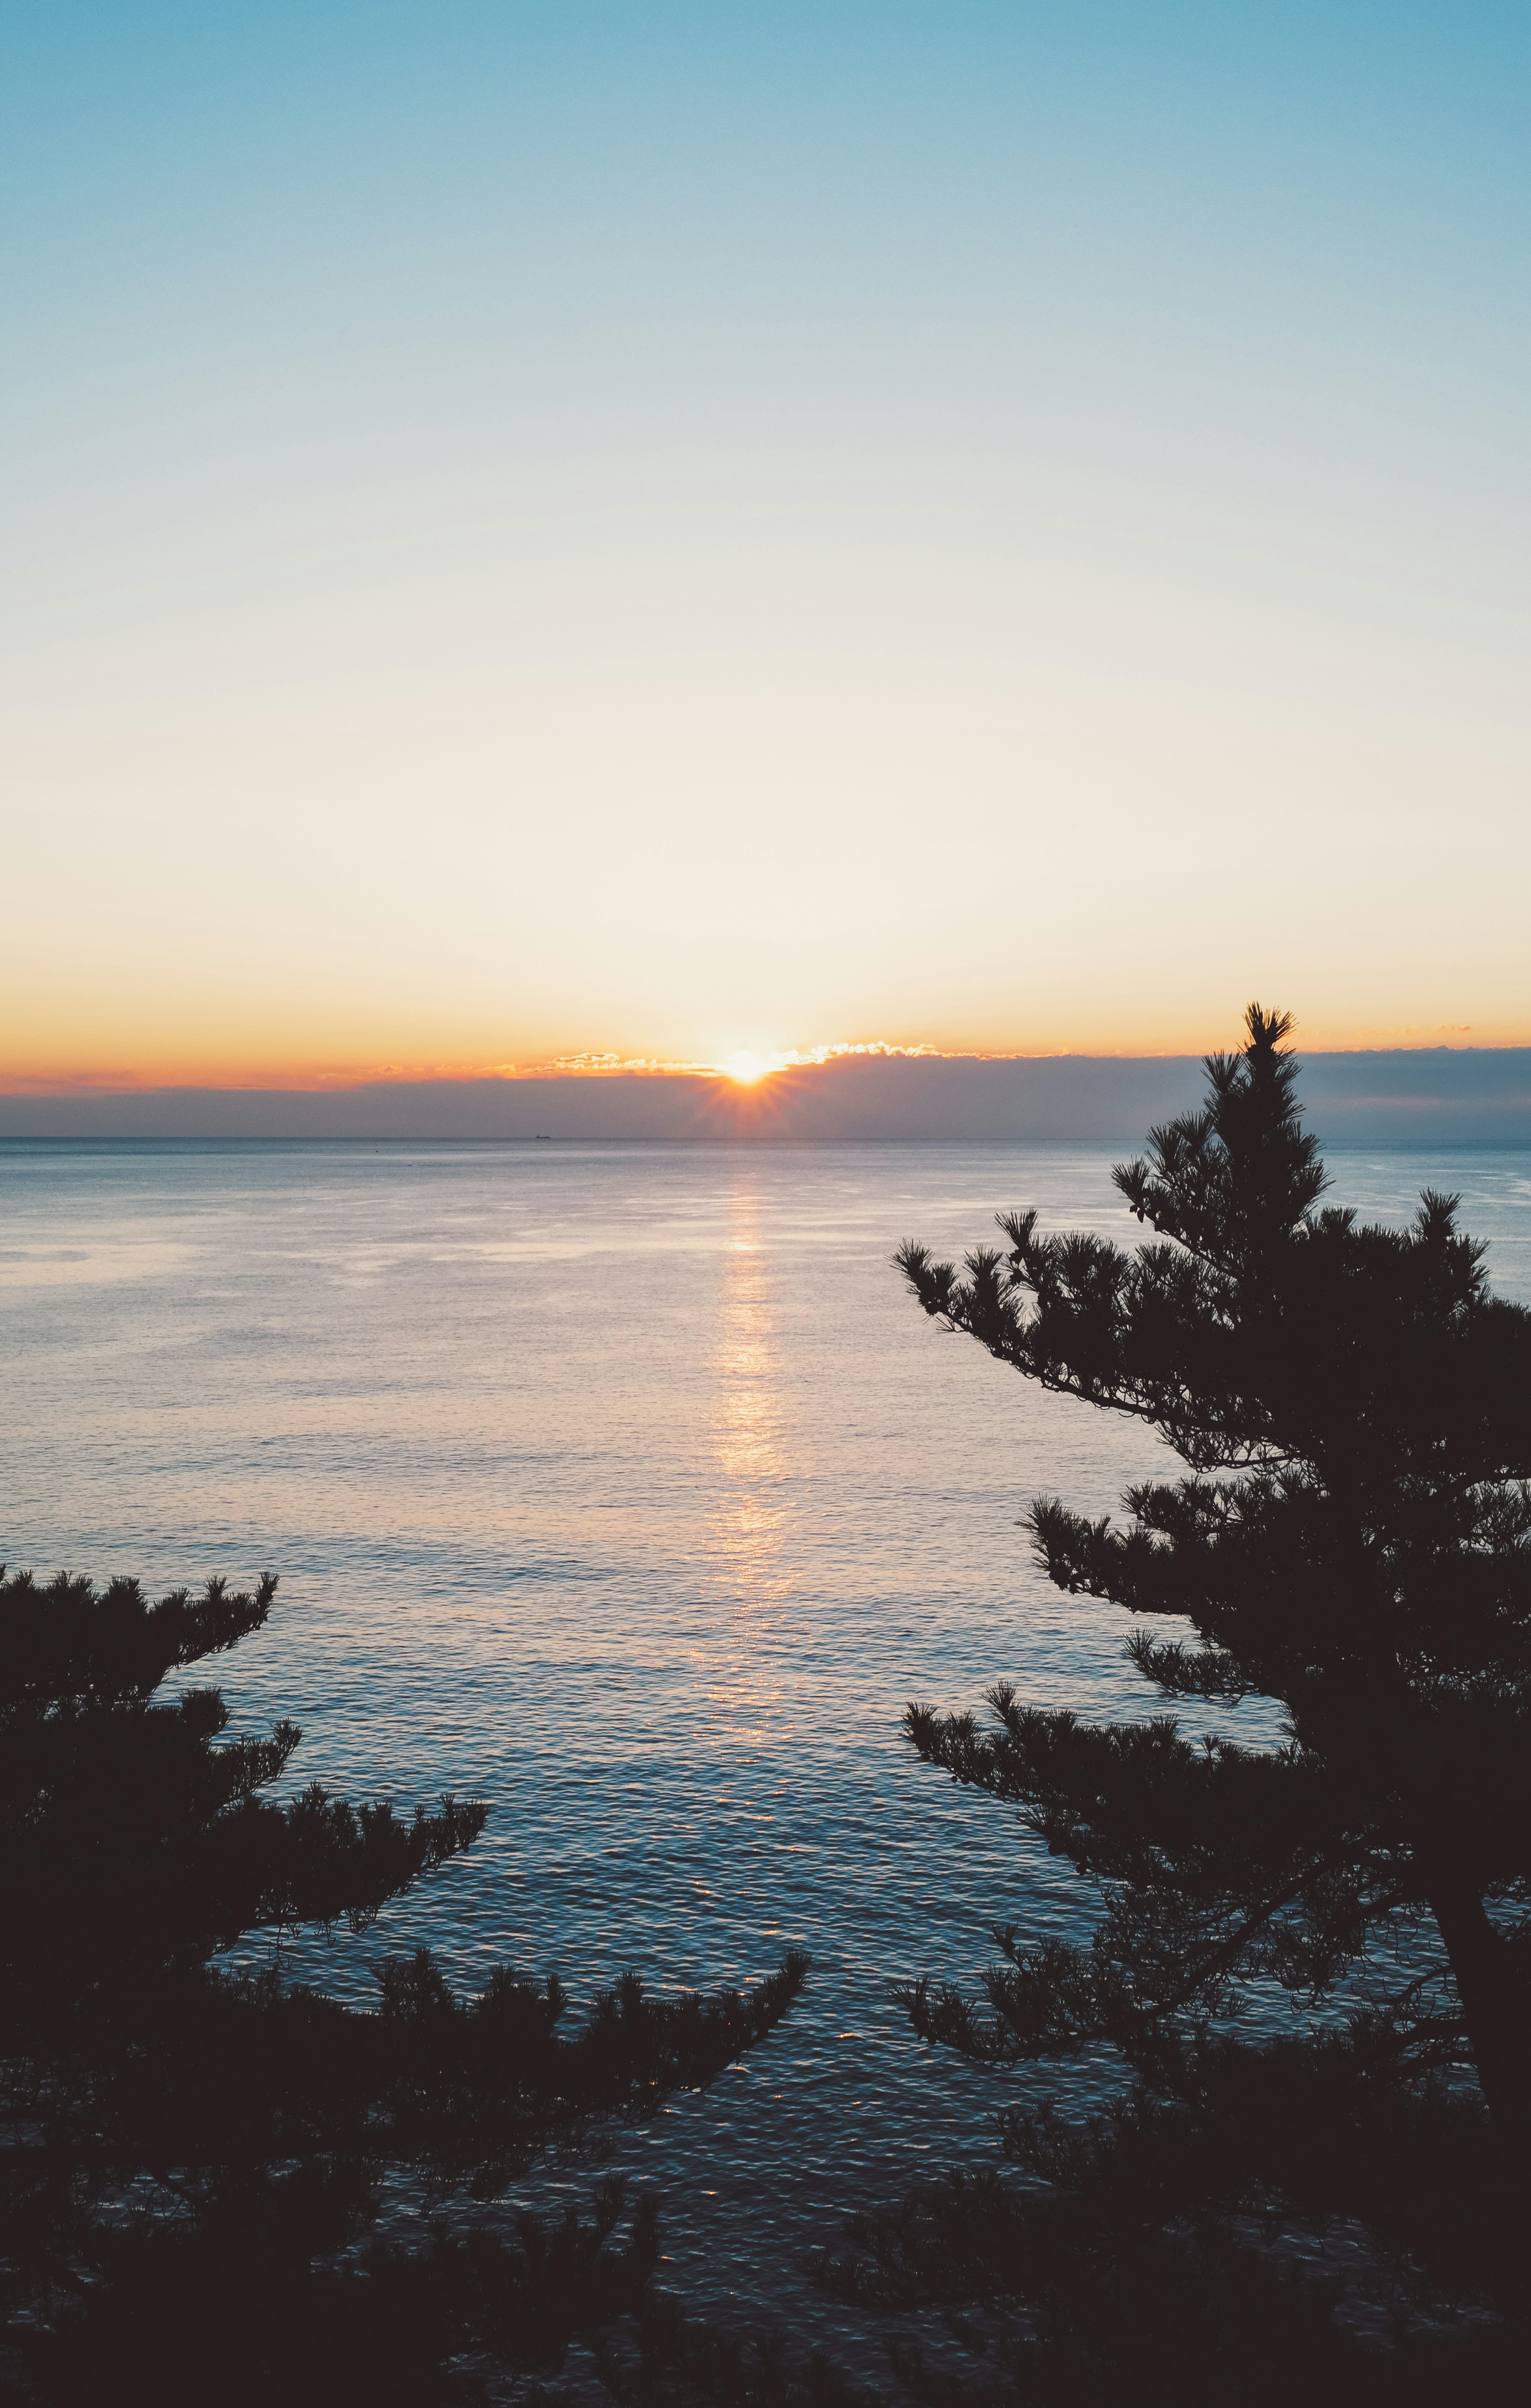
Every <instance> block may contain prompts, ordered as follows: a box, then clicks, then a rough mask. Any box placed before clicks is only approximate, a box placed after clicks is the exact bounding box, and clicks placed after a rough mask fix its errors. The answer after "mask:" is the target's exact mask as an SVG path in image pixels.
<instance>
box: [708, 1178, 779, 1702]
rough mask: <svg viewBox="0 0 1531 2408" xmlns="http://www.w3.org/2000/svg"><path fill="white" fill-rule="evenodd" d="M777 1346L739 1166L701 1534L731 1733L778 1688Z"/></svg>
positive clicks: (761, 1254)
mask: <svg viewBox="0 0 1531 2408" xmlns="http://www.w3.org/2000/svg"><path fill="white" fill-rule="evenodd" d="M778 1358H779V1345H778V1333H777V1328H776V1314H775V1305H774V1297H773V1279H772V1268H771V1261H770V1255H769V1253H768V1251H767V1248H766V1244H765V1226H764V1222H763V1216H762V1211H761V1197H760V1192H759V1188H758V1186H757V1185H756V1183H754V1182H753V1180H751V1179H749V1178H741V1180H740V1182H739V1183H738V1184H737V1186H736V1188H735V1190H734V1192H733V1196H732V1197H731V1198H730V1207H729V1235H728V1242H727V1247H726V1250H725V1252H724V1254H723V1273H722V1286H721V1295H720V1299H719V1313H718V1344H717V1349H716V1352H715V1354H714V1356H713V1362H712V1369H713V1372H714V1375H715V1378H716V1382H717V1387H716V1394H715V1399H714V1404H713V1412H712V1425H711V1434H712V1454H713V1463H714V1466H715V1471H714V1481H713V1500H712V1506H711V1511H710V1512H709V1514H708V1527H707V1540H706V1544H707V1548H708V1555H709V1557H710V1559H711V1584H712V1586H713V1589H714V1592H715V1594H716V1597H717V1600H718V1605H719V1609H720V1618H719V1622H718V1625H717V1626H716V1628H715V1634H714V1638H715V1644H716V1645H717V1648H718V1657H717V1658H715V1666H716V1669H715V1670H714V1673H713V1677H712V1680H711V1682H710V1683H709V1686H708V1693H709V1697H710V1699H711V1701H712V1703H713V1704H714V1706H715V1707H716V1708H717V1709H718V1711H719V1713H721V1714H723V1715H724V1716H725V1717H726V1720H727V1726H728V1735H729V1738H730V1740H731V1741H732V1742H733V1743H734V1744H736V1745H737V1744H739V1743H741V1742H742V1743H745V1744H748V1743H750V1742H755V1741H759V1740H762V1739H764V1737H765V1732H766V1728H767V1727H768V1726H769V1725H770V1724H771V1723H772V1722H773V1721H774V1720H775V1719H776V1717H777V1715H778V1713H779V1712H780V1704H781V1699H782V1695H783V1683H782V1680H781V1677H780V1659H779V1656H778V1650H777V1648H776V1646H775V1644H774V1643H773V1642H774V1640H775V1637H776V1624H777V1621H778V1617H779V1613H780V1607H781V1605H782V1604H783V1602H784V1601H785V1599H786V1598H787V1597H788V1596H789V1594H790V1591H791V1585H792V1584H791V1579H790V1576H789V1573H788V1571H787V1568H786V1564H785V1560H784V1542H785V1538H786V1531H787V1523H788V1503H787V1486H788V1482H789V1478H790V1472H789V1469H788V1465H787V1463H786V1461H785V1459H784V1455H783V1441H784V1418H785V1416H784V1412H783V1406H782V1398H781V1385H780V1363H779V1359H778ZM720 1659H721V1660H720Z"/></svg>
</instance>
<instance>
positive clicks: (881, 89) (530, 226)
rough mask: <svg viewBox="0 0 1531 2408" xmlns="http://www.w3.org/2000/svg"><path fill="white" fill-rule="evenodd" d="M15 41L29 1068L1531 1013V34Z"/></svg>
mask: <svg viewBox="0 0 1531 2408" xmlns="http://www.w3.org/2000/svg"><path fill="white" fill-rule="evenodd" d="M0 39H3V50H0V83H3V88H4V92H5V93H6V95H7V99H6V104H5V106H6V117H7V122H6V123H5V126H4V139H3V142H0V151H3V155H4V167H3V179H4V181H3V207H4V210H5V216H6V222H7V294H6V297H5V300H4V313H5V340H6V354H7V363H8V365H7V377H6V380H5V394H4V397H3V398H0V424H3V426H4V437H5V446H6V452H7V458H8V460H9V462H10V465H11V469H12V475H11V478H10V480H8V481H9V486H10V496H11V498H10V502H9V504H8V508H7V520H8V527H7V535H6V540H5V555H6V559H7V563H8V566H7V567H6V568H5V569H4V571H3V572H0V601H3V606H4V609H5V612H6V620H7V654H8V656H9V660H10V663H11V668H10V672H9V682H10V687H11V691H10V694H9V696H8V705H7V718H8V723H9V726H10V730H11V732H10V735H9V737H8V738H7V756H8V757H7V760H6V761H5V763H4V768H5V775H6V781H7V791H8V792H9V794H10V796H11V797H12V803H13V808H14V810H15V814H16V825H17V827H18V830H19V831H20V840H19V852H18V854H17V858H18V859H19V860H20V861H21V865H22V867H23V871H24V874H25V878H26V883H27V892H28V897H29V908H28V909H27V910H26V913H25V915H24V917H25V923H26V925H25V930H24V932H23V934H22V936H21V939H19V940H18V949H17V950H16V951H15V952H13V953H12V956H11V960H10V965H9V968H8V969H7V972H6V973H5V975H6V976H7V977H8V978H9V979H11V980H12V981H13V982H14V992H13V994H12V996H10V997H9V998H8V1000H7V1025H8V1027H9V1029H10V1032H11V1034H10V1037H9V1039H7V1048H8V1050H7V1054H6V1056H5V1059H4V1062H3V1063H0V1073H4V1074H8V1075H10V1076H11V1077H13V1078H20V1079H23V1080H26V1079H33V1078H41V1079H43V1080H47V1079H50V1078H51V1077H53V1076H55V1075H58V1076H66V1077H76V1076H81V1075H85V1074H86V1073H93V1074H94V1073H98V1074H100V1075H102V1076H108V1077H120V1076H140V1075H142V1076H149V1075H154V1076H160V1075H165V1074H167V1073H168V1074H177V1075H179V1073H181V1072H182V1071H184V1073H185V1074H186V1075H192V1074H193V1073H195V1075H197V1076H207V1075H222V1074H223V1073H225V1072H226V1074H227V1075H229V1076H230V1077H236V1078H237V1077H243V1076H247V1075H253V1074H254V1073H255V1072H256V1071H257V1070H258V1071H259V1072H260V1073H261V1074H262V1075H267V1074H280V1075H289V1074H290V1075H293V1076H294V1077H298V1076H305V1075H308V1073H310V1072H315V1071H318V1070H320V1069H323V1070H328V1071H334V1070H335V1069H336V1068H354V1069H355V1070H356V1071H357V1072H358V1073H363V1072H370V1071H375V1070H377V1069H379V1068H410V1069H420V1068H427V1069H428V1068H432V1067H442V1068H448V1067H450V1068H483V1067H487V1066H492V1065H494V1064H497V1063H502V1062H507V1061H511V1060H514V1061H518V1062H522V1063H529V1062H534V1061H541V1060H546V1059H550V1058H553V1057H555V1056H556V1055H557V1054H559V1053H561V1052H577V1051H579V1050H583V1049H587V1048H591V1047H600V1048H614V1049H616V1050H617V1051H619V1052H620V1053H622V1054H642V1055H645V1056H662V1057H665V1058H675V1059H684V1060H691V1059H707V1060H711V1059H723V1058H725V1057H726V1056H727V1055H728V1054H730V1053H732V1052H733V1051H735V1050H737V1049H738V1048H739V1047H743V1046H748V1047H751V1048H753V1049H754V1050H757V1051H760V1052H762V1053H769V1052H772V1051H775V1050H778V1049H781V1048H790V1047H794V1046H810V1045H814V1044H821V1043H824V1042H828V1041H831V1040H836V1039H840V1040H858V1039H859V1040H866V1039H878V1038H880V1039H887V1040H901V1041H908V1042H921V1041H924V1042H934V1043H937V1044H941V1045H946V1046H962V1045H976V1046H980V1047H982V1048H985V1049H988V1050H1009V1049H1011V1048H1014V1049H1016V1050H1037V1049H1039V1050H1047V1049H1050V1048H1052V1047H1054V1046H1059V1045H1063V1046H1077V1045H1085V1046H1098V1047H1102V1048H1106V1049H1110V1050H1117V1049H1126V1050H1133V1049H1136V1048H1138V1047H1142V1048H1144V1049H1150V1050H1152V1049H1160V1048H1170V1049H1179V1048H1180V1047H1185V1046H1190V1047H1195V1046H1198V1045H1200V1044H1202V1043H1210V1042H1214V1041H1220V1040H1222V1039H1224V1038H1226V1037H1227V1036H1228V1035H1230V1034H1231V1033H1232V1030H1233V1028H1234V1027H1235V1026H1236V1025H1237V1015H1238V1009H1239V1007H1240V1006H1241V1004H1242V1002H1243V1000H1244V999H1245V998H1246V996H1247V995H1248V994H1250V993H1253V992H1259V993H1262V994H1266V995H1275V994H1280V995H1281V998H1282V999H1283V1000H1285V1001H1288V1002H1290V1003H1291V1004H1293V1005H1295V1007H1296V1008H1297V1010H1298V1011H1299V1013H1301V1014H1302V1016H1303V1019H1304V1023H1305V1025H1306V1026H1307V1028H1308V1029H1309V1032H1310V1033H1311V1036H1312V1039H1313V1041H1328V1042H1335V1043H1345V1042H1353V1041H1362V1042H1365V1041H1367V1040H1368V1039H1379V1040H1384V1041H1406V1042H1408V1041H1413V1042H1437V1041H1439V1039H1440V1037H1441V1035H1442V1034H1443V1033H1456V1034H1457V1035H1458V1038H1459V1040H1460V1038H1461V1037H1462V1036H1463V1035H1466V1036H1467V1037H1468V1038H1469V1039H1471V1040H1472V1041H1491V1042H1492V1041H1509V1040H1510V1039H1524V1038H1525V1037H1526V1036H1528V1035H1531V1004H1528V1001H1527V998H1526V996H1525V991H1524V981H1523V974H1522V971H1521V968H1520V962H1521V956H1522V952H1523V943H1522V929H1523V926H1524V906H1525V901H1526V885H1527V877H1526V873H1527V870H1528V868H1531V861H1528V858H1527V846H1528V839H1527V837H1526V834H1525V830H1526V826H1527V824H1528V822H1531V814H1528V813H1527V811H1526V801H1527V797H1526V794H1525V760H1526V746H1525V722H1524V669H1523V663H1524V646H1525V627H1524V619H1525V571H1524V561H1525V557H1526V543H1525V539H1526V535H1527V532H1528V530H1527V524H1526V522H1527V518H1528V516H1531V512H1528V509H1527V502H1528V479H1527V473H1526V453H1525V437H1524V427H1525V422H1526V375H1525V367H1526V360H1525V351H1526V332H1525V330H1526V326H1527V323H1528V316H1527V308H1526V297H1527V296H1526V292H1525V259H1526V230H1527V229H1526V216H1527V179H1526V175H1525V170H1524V124H1525V110H1526V100H1527V76H1526V65H1527V50H1528V47H1531V23H1528V21H1527V19H1526V17H1525V13H1524V10H1520V9H1517V10H1513V11H1512V10H1511V9H1510V8H1508V7H1477V8H1456V9H1447V8H1445V7H1396V6H1395V7H1387V8H1382V7H1352V6H1344V5H1341V6H1338V7H1330V8H1326V9H1318V8H1309V7H1299V8H1289V9H1285V10H1279V9H1277V10H1270V11H1266V12H1264V13H1263V14H1261V13H1257V12H1254V11H1252V10H1250V9H1248V8H1243V7H1238V8H1236V7H1219V8H1208V7H1180V8H1177V7H1137V8H1133V7H1089V6H1085V7H1069V8H1067V9H1062V8H1056V7H1054V8H1052V9H1041V8H1028V7H1007V8H998V7H966V6H960V5H959V6H955V7H945V8H943V9H940V10H932V9H928V8H926V9H921V10H915V9H912V8H903V7H880V8H875V9H874V8H866V7H818V8H815V9H812V10H806V9H796V8H790V7H788V8H783V7H774V8H772V9H771V10H769V11H765V10H759V11H755V10H751V9H748V8H746V9H743V10H740V9H730V10H723V9H718V8H712V9H702V8H694V7H693V8H680V7H626V8H623V9H616V8H608V7H565V8H540V9H534V8H529V7H514V6H508V7H503V6H502V7H487V6H474V7H465V6H455V5H452V0H437V5H436V6H433V7H429V8H425V7H324V6H319V7H304V8H297V7H281V6H277V7H265V8H263V9H262V10H260V11H258V12H255V11H248V12H236V11H233V10H211V11H209V10H207V9H206V8H197V9H193V8H189V7H182V8H154V7H138V6H135V5H132V0H120V5H118V6H117V7H112V8H109V9H107V8H82V7H69V6H67V5H64V6H57V7H48V8H41V7H31V6H25V5H23V6H21V7H12V9H11V10H10V11H9V12H8V15H7V23H6V28H5V32H4V35H3V37H0ZM257 932H258V935H257ZM61 945H68V946H69V947H71V948H72V949H73V950H74V952H75V953H76V958H77V962H78V965H79V967H78V968H77V972H76V974H75V975H74V977H73V978H72V979H71V981H70V982H68V984H67V989H66V991H62V990H60V989H59V988H58V987H57V985H56V983H55V982H50V980H49V977H48V968H47V966H48V964H49V963H50V961H56V960H57V958H58V956H59V949H60V947H61ZM188 981H190V982H191V983H192V984H193V986H194V987H195V989H196V991H197V997H198V999H197V1001H196V1004H195V1006H194V1008H192V1007H189V1005H188V1001H187V988H188Z"/></svg>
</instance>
